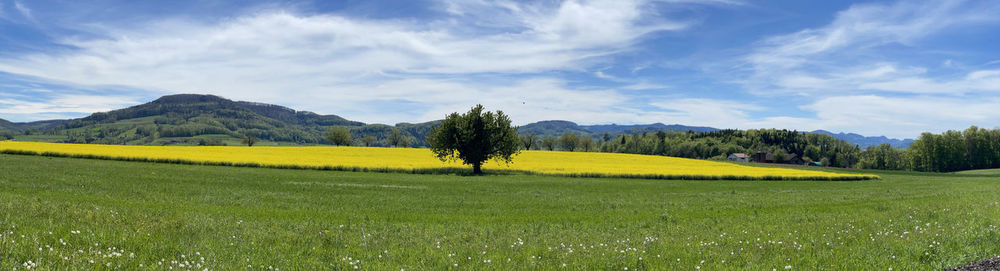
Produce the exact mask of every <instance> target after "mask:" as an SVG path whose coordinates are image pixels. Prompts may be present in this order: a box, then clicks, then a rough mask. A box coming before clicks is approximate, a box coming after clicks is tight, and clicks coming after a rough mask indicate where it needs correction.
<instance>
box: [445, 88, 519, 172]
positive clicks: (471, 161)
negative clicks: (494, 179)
mask: <svg viewBox="0 0 1000 271" xmlns="http://www.w3.org/2000/svg"><path fill="white" fill-rule="evenodd" d="M427 143H428V144H430V146H431V151H433V152H434V155H436V156H437V157H438V159H441V161H448V160H455V159H461V160H462V163H463V164H466V165H472V172H473V173H475V174H483V168H482V167H483V162H486V161H488V160H491V159H495V160H497V161H501V162H504V163H510V162H511V161H512V160H513V156H514V155H516V154H517V153H518V152H519V150H518V149H519V147H520V146H519V145H520V142H519V140H518V138H517V127H514V126H511V125H510V118H509V117H507V115H504V114H503V111H499V110H497V111H496V113H493V112H489V111H486V112H483V105H481V104H480V105H476V106H475V107H473V108H472V110H469V112H468V113H465V114H461V115H459V114H458V113H457V112H456V113H451V114H450V115H448V116H447V117H446V118H445V119H444V121H443V122H442V123H441V125H440V126H438V127H436V128H434V130H432V131H431V133H430V135H429V136H428V137H427Z"/></svg>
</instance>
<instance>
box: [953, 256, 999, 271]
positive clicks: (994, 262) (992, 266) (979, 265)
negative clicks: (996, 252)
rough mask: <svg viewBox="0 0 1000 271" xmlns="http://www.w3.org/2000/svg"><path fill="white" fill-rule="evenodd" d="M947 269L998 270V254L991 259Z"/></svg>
mask: <svg viewBox="0 0 1000 271" xmlns="http://www.w3.org/2000/svg"><path fill="white" fill-rule="evenodd" d="M948 270H949V271H986V270H1000V256H996V257H993V258H992V259H985V260H982V261H978V262H974V263H970V264H968V265H964V266H959V267H955V268H952V269H948Z"/></svg>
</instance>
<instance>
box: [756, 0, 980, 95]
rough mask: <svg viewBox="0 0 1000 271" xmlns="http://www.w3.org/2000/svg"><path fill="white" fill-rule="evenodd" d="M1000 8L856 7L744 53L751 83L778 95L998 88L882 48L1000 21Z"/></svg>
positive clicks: (953, 4) (960, 4)
mask: <svg viewBox="0 0 1000 271" xmlns="http://www.w3.org/2000/svg"><path fill="white" fill-rule="evenodd" d="M998 12H1000V8H998V6H996V5H991V4H988V3H986V4H982V3H969V2H965V1H926V2H918V1H899V2H897V3H895V4H892V5H886V4H860V5H853V6H851V7H850V8H849V9H847V10H845V11H842V12H839V13H838V14H837V16H836V18H835V19H834V20H833V21H832V22H831V23H830V24H828V25H826V26H823V27H820V28H815V29H805V30H801V31H798V32H795V33H791V34H787V35H779V36H773V37H770V38H766V39H764V40H762V41H761V42H759V43H758V44H757V48H755V49H754V51H753V52H752V53H751V54H749V55H747V56H746V57H745V58H744V61H745V62H746V63H747V64H749V66H750V72H751V75H750V79H748V80H745V82H746V86H747V87H748V88H749V89H750V90H751V91H753V92H754V93H757V94H779V95H781V94H788V93H801V94H807V95H812V94H816V93H817V92H816V91H817V90H819V91H830V90H834V91H838V92H841V93H842V92H855V93H857V92H864V91H867V90H878V91H892V92H907V93H942V94H965V93H969V92H978V91H996V90H997V89H998V87H994V86H989V85H988V84H989V83H991V82H993V81H992V80H995V79H994V78H992V77H989V78H973V77H971V76H970V77H965V78H961V77H941V76H935V77H931V76H928V75H926V69H925V68H922V67H899V65H898V64H895V63H893V62H895V61H892V60H889V59H887V57H885V55H887V54H886V53H885V52H883V51H879V50H889V49H885V48H884V47H885V46H887V45H896V46H904V47H905V46H910V45H913V44H914V43H916V42H918V41H920V40H922V39H924V38H927V37H928V36H931V35H935V34H938V33H942V32H944V31H946V30H948V29H953V28H957V27H961V26H969V25H982V24H991V23H996V22H1000V17H996V16H995V14H997V13H998ZM871 63H875V64H874V65H873V64H871ZM858 67H863V68H861V69H859V68H858ZM970 72H971V73H975V72H977V71H970ZM970 75H971V74H970Z"/></svg>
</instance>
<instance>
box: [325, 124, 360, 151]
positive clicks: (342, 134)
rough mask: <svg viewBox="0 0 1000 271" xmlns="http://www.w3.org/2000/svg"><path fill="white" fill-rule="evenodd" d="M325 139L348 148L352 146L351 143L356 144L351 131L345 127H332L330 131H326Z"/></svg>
mask: <svg viewBox="0 0 1000 271" xmlns="http://www.w3.org/2000/svg"><path fill="white" fill-rule="evenodd" d="M323 138H324V139H326V141H330V143H333V145H337V146H348V145H351V142H354V139H352V138H351V130H349V129H347V127H344V126H334V127H330V130H327V131H326V135H325V136H323Z"/></svg>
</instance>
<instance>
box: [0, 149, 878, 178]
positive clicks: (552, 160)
mask: <svg viewBox="0 0 1000 271" xmlns="http://www.w3.org/2000/svg"><path fill="white" fill-rule="evenodd" d="M0 151H4V152H22V153H25V152H33V153H37V154H46V153H47V154H48V155H56V156H76V157H92V158H102V159H118V160H140V161H172V162H182V163H195V164H223V165H225V164H234V165H254V166H264V167H296V168H327V169H349V170H368V171H401V172H406V171H413V172H418V171H433V170H435V169H442V168H466V166H464V165H462V164H461V163H460V162H442V161H440V160H438V159H437V158H436V157H434V155H433V154H432V153H431V151H430V150H429V149H415V148H376V147H263V146H261V147H244V146H123V145H96V144H65V143H41V142H16V141H0ZM483 168H484V170H498V169H499V170H509V171H523V172H530V173H535V174H549V175H570V176H621V177H646V178H689V179H696V178H710V179H810V178H814V179H869V178H877V176H874V175H855V174H839V173H831V172H821V171H811V170H796V169H786V168H762V167H751V166H744V165H738V164H733V163H725V162H713V161H705V160H696V159H686V158H676V157H666V156H653V155H637V154H621V153H595V152H560V151H522V152H521V153H520V154H519V155H517V156H515V158H514V162H513V163H512V164H509V165H506V164H502V163H496V162H492V161H491V162H489V163H486V164H485V165H484V166H483Z"/></svg>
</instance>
